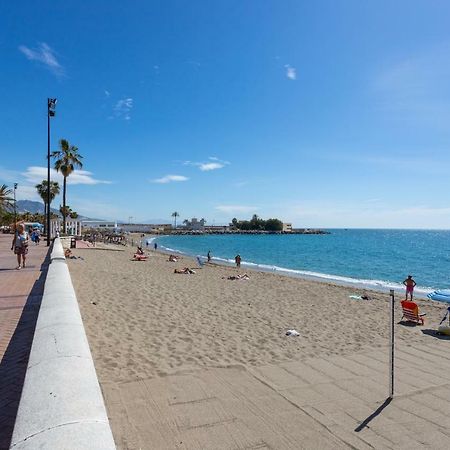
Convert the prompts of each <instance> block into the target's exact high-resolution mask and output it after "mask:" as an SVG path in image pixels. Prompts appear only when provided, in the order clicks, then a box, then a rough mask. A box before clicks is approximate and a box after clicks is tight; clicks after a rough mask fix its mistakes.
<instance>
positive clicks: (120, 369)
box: [68, 246, 445, 448]
mask: <svg viewBox="0 0 450 450" xmlns="http://www.w3.org/2000/svg"><path fill="white" fill-rule="evenodd" d="M74 254H75V255H76V256H81V257H82V258H84V259H76V260H68V263H69V267H70V273H71V276H72V280H73V283H74V287H75V290H76V293H77V297H78V301H79V304H80V309H81V313H82V317H83V321H84V324H85V328H86V332H87V335H88V340H89V344H90V347H91V351H92V354H93V358H94V361H95V366H96V369H97V373H98V377H99V381H100V384H101V386H102V389H103V390H104V393H105V391H109V392H113V391H114V389H118V386H120V385H122V384H124V383H130V382H133V381H136V382H138V381H139V380H150V381H151V382H152V383H159V381H158V380H163V379H165V378H166V377H168V376H171V375H177V374H191V373H195V372H196V371H199V370H204V369H217V368H221V369H223V368H229V369H230V370H233V369H236V368H241V369H243V370H250V371H251V370H254V368H258V367H263V366H268V365H277V364H286V363H296V362H299V361H307V360H309V359H314V358H318V357H320V358H325V359H327V358H333V357H338V356H339V357H340V356H346V355H355V354H359V353H363V352H364V351H369V350H370V351H373V350H382V351H383V352H384V351H385V349H387V344H388V336H389V318H388V312H389V295H388V293H386V294H382V293H378V292H370V291H361V290H357V289H354V288H349V287H343V286H338V285H333V284H328V283H320V282H316V281H310V280H302V279H296V278H290V277H286V276H281V275H275V274H271V273H262V272H254V271H247V273H248V274H249V276H250V279H249V280H247V281H241V280H228V279H227V277H228V276H230V275H236V274H238V273H239V274H243V273H244V270H242V269H240V270H238V269H236V268H229V267H221V266H216V265H205V266H204V267H203V268H197V263H196V262H194V261H193V260H191V259H189V258H182V259H181V260H180V261H178V262H176V263H173V262H168V261H167V255H164V254H161V253H156V252H149V258H148V260H147V261H142V262H136V261H132V260H131V258H132V255H133V249H131V248H129V247H116V246H111V250H100V249H97V250H91V249H86V250H84V249H77V250H75V251H74ZM186 266H188V267H191V268H194V270H195V272H196V273H195V274H194V275H185V274H174V269H175V268H177V269H182V268H183V267H186ZM362 294H368V295H369V296H370V298H371V300H368V301H367V300H354V299H351V298H349V296H350V295H362ZM400 300H401V298H398V302H399V301H400ZM418 304H419V306H420V307H421V309H422V311H423V312H425V313H426V314H427V322H426V324H425V326H424V327H410V326H403V325H396V328H395V329H396V340H397V343H400V344H401V345H404V346H406V347H408V346H410V347H416V346H419V345H422V344H429V343H430V339H431V340H432V338H431V337H430V336H427V335H426V334H424V333H423V332H422V330H423V329H429V328H434V329H435V328H436V327H437V325H438V323H439V321H440V319H441V317H442V315H443V314H444V311H445V305H443V304H439V303H435V302H431V301H425V300H419V301H418ZM396 315H397V322H398V321H399V320H400V318H401V308H400V306H399V305H398V307H397V308H396ZM288 329H295V330H297V331H298V332H299V333H300V336H299V337H290V336H286V331H287V330H288ZM386 354H387V353H386ZM105 395H106V399H107V400H106V406H107V409H108V413H109V414H110V415H111V416H114V417H117V415H120V413H121V412H120V411H118V410H117V408H118V407H119V406H118V405H119V404H118V403H115V402H114V401H113V400H111V398H113V397H111V396H110V395H108V393H106V394H105ZM108 399H109V400H108ZM122 412H123V411H122ZM117 424H118V422H115V421H114V420H113V421H112V426H113V433H114V435H115V438H116V442H117V444H118V447H119V448H162V444H161V446H156V447H155V446H153V445H150V444H149V446H148V447H146V446H145V445H144V446H143V444H142V442H140V443H139V444H138V443H137V442H133V441H132V440H130V439H131V438H130V435H133V431H132V430H131V431H130V430H127V429H125V428H124V426H123V424H122V428H120V426H119V425H117ZM215 447H216V446H215V445H212V446H211V447H210V448H215ZM276 447H277V446H276ZM282 447H283V446H282V445H280V446H279V447H278V448H282ZM287 447H289V445H288V446H287ZM287 447H285V448H287ZM183 448H184V447H183ZM186 448H191V447H189V446H187V447H186ZM199 448H201V447H199ZM224 448H228V447H224ZM236 448H241V447H239V446H238V447H236ZM242 448H244V447H242ZM258 448H262V447H258ZM292 448H295V447H292ZM298 448H300V447H298ZM306 448H308V447H306ZM310 448H311V447H310ZM322 448H329V447H328V445H324V447H322Z"/></svg>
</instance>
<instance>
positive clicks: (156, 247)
mask: <svg viewBox="0 0 450 450" xmlns="http://www.w3.org/2000/svg"><path fill="white" fill-rule="evenodd" d="M153 248H154V249H155V252H156V250H157V249H158V244H157V243H156V242H155V243H154V244H153Z"/></svg>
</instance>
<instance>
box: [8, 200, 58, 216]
mask: <svg viewBox="0 0 450 450" xmlns="http://www.w3.org/2000/svg"><path fill="white" fill-rule="evenodd" d="M16 207H17V212H18V213H25V212H29V213H31V214H44V211H45V210H44V204H43V203H41V202H34V201H32V200H17V202H16ZM50 210H51V212H53V213H55V214H59V211H58V210H57V209H55V208H50Z"/></svg>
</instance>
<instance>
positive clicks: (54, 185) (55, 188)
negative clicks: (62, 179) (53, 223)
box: [35, 180, 59, 217]
mask: <svg viewBox="0 0 450 450" xmlns="http://www.w3.org/2000/svg"><path fill="white" fill-rule="evenodd" d="M47 186H48V183H47V180H42V182H41V183H40V184H37V185H36V186H35V188H36V190H37V192H38V194H39V197H41V198H42V201H43V202H44V216H45V217H47V207H48V206H49V205H48V202H47ZM58 194H59V183H58V182H57V181H50V205H51V203H52V201H53V200H54V199H55V197H56V196H57V195H58Z"/></svg>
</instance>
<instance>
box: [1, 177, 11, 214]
mask: <svg viewBox="0 0 450 450" xmlns="http://www.w3.org/2000/svg"><path fill="white" fill-rule="evenodd" d="M12 193H13V191H12V189H9V188H8V186H6V184H2V185H1V186H0V213H2V212H3V211H6V210H7V209H8V208H10V207H11V206H13V204H14V199H13V198H12V197H10V195H11V194H12Z"/></svg>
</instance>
